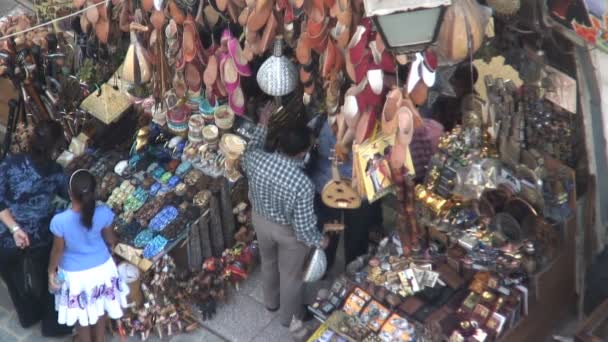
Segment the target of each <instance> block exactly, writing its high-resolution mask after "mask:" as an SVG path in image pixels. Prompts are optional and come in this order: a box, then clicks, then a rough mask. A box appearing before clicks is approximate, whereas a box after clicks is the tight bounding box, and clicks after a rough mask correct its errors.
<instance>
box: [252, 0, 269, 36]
mask: <svg viewBox="0 0 608 342" xmlns="http://www.w3.org/2000/svg"><path fill="white" fill-rule="evenodd" d="M271 13H272V1H270V0H258V1H256V5H255V8H254V9H253V12H252V13H251V14H250V15H249V18H247V29H248V30H251V31H259V30H260V29H261V28H262V27H264V25H266V23H267V22H268V20H269V17H270V15H271Z"/></svg>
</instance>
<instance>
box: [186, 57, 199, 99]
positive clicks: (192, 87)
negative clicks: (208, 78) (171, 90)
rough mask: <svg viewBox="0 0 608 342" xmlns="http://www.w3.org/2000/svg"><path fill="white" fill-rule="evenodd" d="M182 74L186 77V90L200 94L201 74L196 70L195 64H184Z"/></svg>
mask: <svg viewBox="0 0 608 342" xmlns="http://www.w3.org/2000/svg"><path fill="white" fill-rule="evenodd" d="M184 73H185V76H186V85H187V86H188V90H189V91H191V92H194V93H196V92H200V91H201V84H202V80H201V73H200V71H199V69H198V68H197V66H196V64H195V63H186V66H185V67H184Z"/></svg>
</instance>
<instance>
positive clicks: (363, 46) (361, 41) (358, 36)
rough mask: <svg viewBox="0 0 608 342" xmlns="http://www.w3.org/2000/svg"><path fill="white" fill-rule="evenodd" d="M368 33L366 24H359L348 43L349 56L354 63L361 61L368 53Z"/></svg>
mask: <svg viewBox="0 0 608 342" xmlns="http://www.w3.org/2000/svg"><path fill="white" fill-rule="evenodd" d="M368 35H369V33H368V31H367V29H366V28H365V26H363V25H359V26H357V29H356V30H355V33H354V34H353V36H352V38H351V40H350V42H349V43H348V46H347V49H348V56H349V58H350V62H351V63H352V64H353V65H358V64H359V63H361V60H362V59H363V57H364V56H365V55H366V50H367V43H368Z"/></svg>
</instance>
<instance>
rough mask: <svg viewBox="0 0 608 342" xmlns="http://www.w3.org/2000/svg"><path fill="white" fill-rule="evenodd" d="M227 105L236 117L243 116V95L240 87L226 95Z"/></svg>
mask: <svg viewBox="0 0 608 342" xmlns="http://www.w3.org/2000/svg"><path fill="white" fill-rule="evenodd" d="M228 105H229V106H230V109H232V111H233V112H234V113H235V114H236V115H239V116H243V115H244V114H245V94H243V89H241V87H240V86H238V87H236V89H234V92H232V94H229V95H228Z"/></svg>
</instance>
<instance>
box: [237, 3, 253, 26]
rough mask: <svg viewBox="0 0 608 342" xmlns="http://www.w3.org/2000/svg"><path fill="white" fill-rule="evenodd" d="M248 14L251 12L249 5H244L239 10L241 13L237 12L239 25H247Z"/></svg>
mask: <svg viewBox="0 0 608 342" xmlns="http://www.w3.org/2000/svg"><path fill="white" fill-rule="evenodd" d="M249 14H251V9H250V8H249V7H245V8H244V9H243V10H242V11H241V14H239V25H241V27H246V26H247V20H248V19H249Z"/></svg>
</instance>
